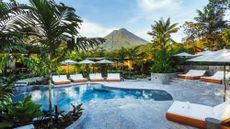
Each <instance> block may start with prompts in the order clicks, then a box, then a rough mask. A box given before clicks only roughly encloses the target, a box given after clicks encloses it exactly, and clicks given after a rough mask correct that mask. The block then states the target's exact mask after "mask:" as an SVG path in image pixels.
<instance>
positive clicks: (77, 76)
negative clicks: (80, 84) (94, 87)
mask: <svg viewBox="0 0 230 129" xmlns="http://www.w3.org/2000/svg"><path fill="white" fill-rule="evenodd" d="M70 79H71V80H76V81H77V80H80V81H83V80H85V81H87V79H86V78H84V77H83V75H82V74H75V75H70Z"/></svg>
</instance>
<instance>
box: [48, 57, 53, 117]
mask: <svg viewBox="0 0 230 129" xmlns="http://www.w3.org/2000/svg"><path fill="white" fill-rule="evenodd" d="M48 61H49V63H48V68H49V73H48V74H49V78H48V79H49V86H48V88H49V117H50V120H51V121H52V92H51V90H52V82H51V79H52V66H51V54H49V55H48Z"/></svg>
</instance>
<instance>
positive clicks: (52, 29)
mask: <svg viewBox="0 0 230 129" xmlns="http://www.w3.org/2000/svg"><path fill="white" fill-rule="evenodd" d="M29 2H30V4H29V6H27V5H24V6H20V7H19V8H21V9H23V10H26V11H27V14H26V15H25V17H26V18H27V19H26V20H25V21H23V22H25V23H27V26H26V27H27V28H28V29H27V32H26V33H27V34H28V36H33V39H34V42H33V45H38V46H39V47H41V48H42V52H41V53H40V54H41V55H42V58H41V60H42V61H43V62H44V64H43V67H42V69H47V72H48V73H47V74H48V75H49V77H48V78H49V91H50V92H49V111H50V114H51V112H52V98H51V87H52V86H51V84H52V83H51V78H52V74H53V72H54V71H55V69H56V68H57V65H58V64H59V61H60V60H61V59H62V57H63V56H64V55H65V54H66V53H67V52H68V51H73V50H76V51H79V50H81V49H83V50H87V49H89V48H92V47H94V46H95V45H98V44H100V43H102V42H103V41H104V40H103V39H101V38H91V39H89V38H86V37H81V36H80V35H79V32H78V29H79V28H80V27H79V24H80V23H81V22H82V20H81V18H80V17H79V16H77V15H76V14H75V10H74V9H73V8H71V7H68V6H66V5H64V4H63V3H61V4H57V3H55V1H53V0H30V1H29Z"/></svg>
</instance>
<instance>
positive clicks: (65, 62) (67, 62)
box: [61, 59, 78, 74]
mask: <svg viewBox="0 0 230 129" xmlns="http://www.w3.org/2000/svg"><path fill="white" fill-rule="evenodd" d="M77 63H78V62H76V61H73V60H70V59H68V60H64V61H62V62H61V64H65V65H68V74H69V65H71V64H77Z"/></svg>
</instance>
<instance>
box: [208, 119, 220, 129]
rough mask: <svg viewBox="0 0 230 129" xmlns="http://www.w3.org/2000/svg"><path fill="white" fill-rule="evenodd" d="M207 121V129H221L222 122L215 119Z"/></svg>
mask: <svg viewBox="0 0 230 129" xmlns="http://www.w3.org/2000/svg"><path fill="white" fill-rule="evenodd" d="M205 121H206V122H207V129H219V128H220V123H221V121H220V120H217V119H215V118H205Z"/></svg>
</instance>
